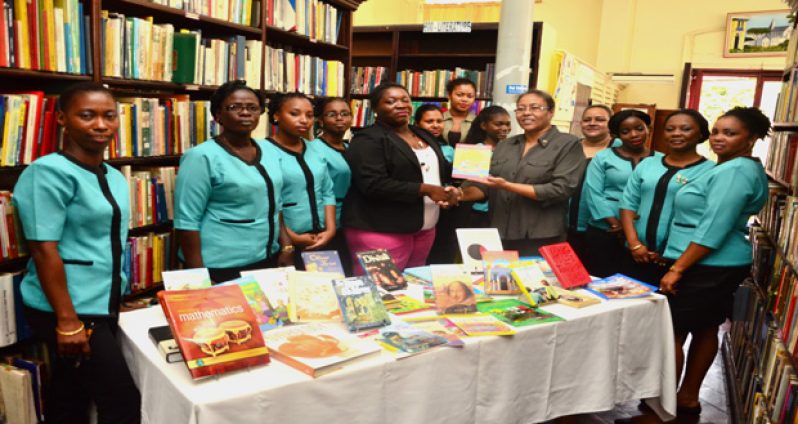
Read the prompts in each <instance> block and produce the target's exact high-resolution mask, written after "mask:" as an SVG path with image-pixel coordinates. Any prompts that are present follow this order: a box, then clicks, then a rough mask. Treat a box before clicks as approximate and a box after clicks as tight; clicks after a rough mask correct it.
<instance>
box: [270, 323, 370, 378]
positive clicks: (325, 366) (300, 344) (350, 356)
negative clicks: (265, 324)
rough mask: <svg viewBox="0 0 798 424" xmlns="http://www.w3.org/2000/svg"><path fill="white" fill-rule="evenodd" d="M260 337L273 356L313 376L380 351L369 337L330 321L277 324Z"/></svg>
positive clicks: (331, 370) (339, 367) (326, 372)
mask: <svg viewBox="0 0 798 424" xmlns="http://www.w3.org/2000/svg"><path fill="white" fill-rule="evenodd" d="M263 337H264V338H265V340H266V346H268V347H269V349H270V350H271V352H272V357H274V359H277V360H278V361H280V362H283V363H285V364H287V365H289V366H291V367H294V368H296V369H297V370H299V371H302V372H304V373H305V374H307V375H309V376H311V377H314V378H315V377H320V376H322V375H325V374H328V373H330V372H333V371H335V370H338V369H341V368H342V367H343V366H344V365H346V364H347V363H352V362H353V361H356V360H359V359H362V358H366V357H370V356H371V355H373V354H377V353H379V352H380V347H379V346H378V345H377V344H376V343H374V342H373V341H371V340H368V339H361V338H358V337H356V336H354V335H352V334H349V333H348V332H347V331H345V330H343V329H342V328H340V327H339V326H338V325H337V324H332V323H321V322H314V323H310V324H301V325H293V326H285V327H280V328H276V329H274V330H272V331H269V332H268V333H265V334H264V336H263Z"/></svg>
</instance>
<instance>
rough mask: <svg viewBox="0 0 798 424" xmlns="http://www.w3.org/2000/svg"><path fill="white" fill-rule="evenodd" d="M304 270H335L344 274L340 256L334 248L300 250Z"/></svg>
mask: <svg viewBox="0 0 798 424" xmlns="http://www.w3.org/2000/svg"><path fill="white" fill-rule="evenodd" d="M302 262H304V263H305V270H306V271H310V272H335V273H338V274H341V277H343V276H344V267H343V266H342V265H341V257H340V256H338V252H336V251H335V250H318V251H316V250H306V251H304V252H302Z"/></svg>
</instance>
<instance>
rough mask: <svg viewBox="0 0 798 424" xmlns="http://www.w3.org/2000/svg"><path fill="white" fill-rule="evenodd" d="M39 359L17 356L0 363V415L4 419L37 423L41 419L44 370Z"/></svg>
mask: <svg viewBox="0 0 798 424" xmlns="http://www.w3.org/2000/svg"><path fill="white" fill-rule="evenodd" d="M46 369H47V368H46V365H45V363H44V362H43V361H40V360H33V359H25V358H22V357H20V356H15V357H7V358H5V361H4V362H2V363H0V406H3V407H2V408H0V419H3V422H6V423H15V424H37V423H40V422H42V421H44V396H43V393H44V392H43V390H44V387H45V386H46V380H47V373H46Z"/></svg>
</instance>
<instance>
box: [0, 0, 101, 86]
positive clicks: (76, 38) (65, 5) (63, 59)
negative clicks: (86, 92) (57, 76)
mask: <svg viewBox="0 0 798 424" xmlns="http://www.w3.org/2000/svg"><path fill="white" fill-rule="evenodd" d="M89 4H90V3H89ZM2 5H3V13H2V14H0V67H10V68H20V69H33V70H42V71H53V72H68V73H74V74H88V73H91V72H92V64H91V30H90V29H91V21H90V16H89V13H88V12H89V11H90V7H86V8H85V9H84V3H83V2H80V1H78V0H4V1H3V2H2ZM84 12H85V13H84Z"/></svg>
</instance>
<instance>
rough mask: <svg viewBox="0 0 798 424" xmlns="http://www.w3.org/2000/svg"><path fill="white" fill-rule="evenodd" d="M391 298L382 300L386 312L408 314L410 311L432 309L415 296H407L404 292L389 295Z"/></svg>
mask: <svg viewBox="0 0 798 424" xmlns="http://www.w3.org/2000/svg"><path fill="white" fill-rule="evenodd" d="M391 296H392V297H393V299H391V300H383V303H384V304H385V307H386V308H387V309H388V312H390V313H392V314H394V315H403V314H409V313H411V312H418V311H426V310H429V309H432V306H430V305H429V304H427V303H425V302H422V301H420V300H418V299H416V298H415V297H412V296H407V295H404V294H397V295H391Z"/></svg>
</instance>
